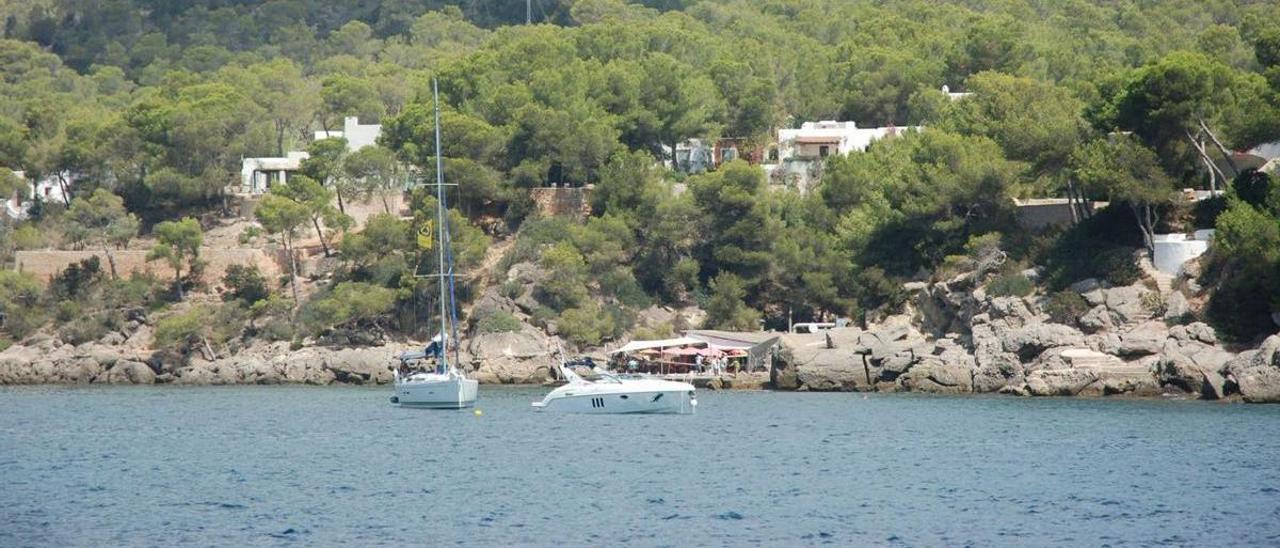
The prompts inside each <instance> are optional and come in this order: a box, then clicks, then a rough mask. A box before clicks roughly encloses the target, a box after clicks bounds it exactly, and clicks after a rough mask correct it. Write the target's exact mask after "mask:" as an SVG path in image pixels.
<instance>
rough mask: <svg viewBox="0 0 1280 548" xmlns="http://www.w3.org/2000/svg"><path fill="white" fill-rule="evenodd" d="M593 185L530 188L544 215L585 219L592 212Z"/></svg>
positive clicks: (531, 195) (539, 209)
mask: <svg viewBox="0 0 1280 548" xmlns="http://www.w3.org/2000/svg"><path fill="white" fill-rule="evenodd" d="M591 190H592V187H591V186H586V187H542V188H532V189H529V197H530V198H533V203H534V204H535V205H536V207H537V208H538V213H541V214H542V215H544V216H548V217H550V216H553V215H564V216H568V217H573V218H575V219H585V218H587V216H588V215H590V214H591Z"/></svg>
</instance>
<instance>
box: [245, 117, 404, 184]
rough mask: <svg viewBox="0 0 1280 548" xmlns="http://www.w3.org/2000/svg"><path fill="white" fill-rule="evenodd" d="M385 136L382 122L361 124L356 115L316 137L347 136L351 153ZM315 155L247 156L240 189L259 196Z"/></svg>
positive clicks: (299, 152) (283, 180)
mask: <svg viewBox="0 0 1280 548" xmlns="http://www.w3.org/2000/svg"><path fill="white" fill-rule="evenodd" d="M380 135H382V125H381V124H361V123H360V119H359V118H357V117H355V116H347V117H346V118H344V119H343V120H342V131H336V130H335V131H317V132H315V139H316V140H317V141H319V140H321V139H331V138H343V139H346V140H347V152H355V151H357V150H360V149H362V148H364V147H367V146H372V145H375V144H377V142H378V136H380ZM310 157H311V155H310V154H308V153H306V152H303V151H290V152H289V153H288V154H286V155H285V157H284V158H278V157H277V158H245V159H243V160H241V162H240V188H239V190H238V191H237V193H238V194H244V195H250V196H256V195H259V194H262V193H264V192H266V191H267V189H268V188H271V185H273V184H275V183H277V182H279V183H288V182H289V173H290V172H294V171H298V170H299V169H302V161H303V160H306V159H307V158H310Z"/></svg>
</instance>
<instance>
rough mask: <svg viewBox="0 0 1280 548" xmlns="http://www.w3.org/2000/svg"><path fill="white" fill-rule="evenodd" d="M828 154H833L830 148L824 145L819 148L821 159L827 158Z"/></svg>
mask: <svg viewBox="0 0 1280 548" xmlns="http://www.w3.org/2000/svg"><path fill="white" fill-rule="evenodd" d="M828 154H831V147H828V146H827V145H822V146H820V147H818V157H819V158H826V157H827V155H828Z"/></svg>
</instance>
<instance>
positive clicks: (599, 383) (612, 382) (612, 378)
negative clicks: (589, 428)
mask: <svg viewBox="0 0 1280 548" xmlns="http://www.w3.org/2000/svg"><path fill="white" fill-rule="evenodd" d="M559 368H560V373H561V375H563V376H564V378H565V379H566V380H568V381H569V382H568V384H565V385H564V386H561V387H558V388H556V389H555V390H552V391H551V393H550V394H547V397H545V398H543V399H542V401H540V402H534V403H533V407H535V408H537V409H539V410H544V409H545V410H551V411H564V412H568V413H598V414H603V413H648V414H678V415H689V414H692V413H693V412H694V410H696V409H697V407H698V399H697V397H696V396H695V395H694V388H693V385H692V384H689V383H686V382H675V381H667V380H662V379H653V378H633V377H619V376H616V375H613V374H610V373H607V372H603V371H599V370H593V373H594V378H592V379H585V378H583V377H581V376H579V375H578V374H577V373H575V372H574V371H573V369H572V368H571V367H569V366H567V365H566V364H564V363H560V364H559Z"/></svg>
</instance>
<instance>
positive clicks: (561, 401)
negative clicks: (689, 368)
mask: <svg viewBox="0 0 1280 548" xmlns="http://www.w3.org/2000/svg"><path fill="white" fill-rule="evenodd" d="M534 407H537V408H539V409H542V410H546V411H556V412H562V413H586V414H595V415H605V414H609V415H615V414H637V415H640V414H644V415H690V414H693V412H694V411H695V410H696V409H697V407H698V400H697V398H696V397H695V396H694V395H693V391H692V390H685V389H677V390H656V391H644V392H626V393H618V392H591V391H585V392H582V393H566V394H561V395H557V396H554V397H549V398H547V399H546V400H544V401H541V402H538V403H535V404H534Z"/></svg>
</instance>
